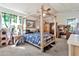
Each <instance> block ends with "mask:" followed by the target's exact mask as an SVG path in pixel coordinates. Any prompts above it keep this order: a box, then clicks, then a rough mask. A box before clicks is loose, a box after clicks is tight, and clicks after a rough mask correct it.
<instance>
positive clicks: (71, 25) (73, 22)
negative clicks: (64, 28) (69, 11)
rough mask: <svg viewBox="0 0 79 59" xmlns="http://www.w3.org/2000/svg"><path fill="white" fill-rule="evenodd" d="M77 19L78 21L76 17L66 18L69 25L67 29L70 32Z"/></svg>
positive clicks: (72, 30)
mask: <svg viewBox="0 0 79 59" xmlns="http://www.w3.org/2000/svg"><path fill="white" fill-rule="evenodd" d="M77 21H78V19H76V18H72V19H67V25H70V29H69V31H70V32H71V33H73V32H74V30H75V27H76V25H77Z"/></svg>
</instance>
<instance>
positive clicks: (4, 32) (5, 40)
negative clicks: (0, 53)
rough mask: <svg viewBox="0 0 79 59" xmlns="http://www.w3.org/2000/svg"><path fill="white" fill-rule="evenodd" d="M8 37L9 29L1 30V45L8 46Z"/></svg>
mask: <svg viewBox="0 0 79 59" xmlns="http://www.w3.org/2000/svg"><path fill="white" fill-rule="evenodd" d="M8 42H9V40H8V37H7V30H6V29H1V30H0V46H6V45H8Z"/></svg>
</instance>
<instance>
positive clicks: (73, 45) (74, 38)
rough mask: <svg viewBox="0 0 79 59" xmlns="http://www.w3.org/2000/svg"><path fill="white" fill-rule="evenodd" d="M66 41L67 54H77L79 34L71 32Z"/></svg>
mask: <svg viewBox="0 0 79 59" xmlns="http://www.w3.org/2000/svg"><path fill="white" fill-rule="evenodd" d="M67 43H68V55H69V56H79V35H77V34H71V35H70V37H69V39H68V41H67Z"/></svg>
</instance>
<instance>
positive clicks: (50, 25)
mask: <svg viewBox="0 0 79 59" xmlns="http://www.w3.org/2000/svg"><path fill="white" fill-rule="evenodd" d="M53 26H54V23H48V22H45V23H44V32H49V33H51V34H54V27H53Z"/></svg>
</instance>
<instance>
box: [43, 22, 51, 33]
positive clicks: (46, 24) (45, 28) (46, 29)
mask: <svg viewBox="0 0 79 59" xmlns="http://www.w3.org/2000/svg"><path fill="white" fill-rule="evenodd" d="M44 32H50V24H49V23H47V22H45V23H44Z"/></svg>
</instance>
